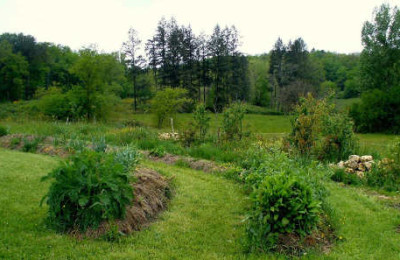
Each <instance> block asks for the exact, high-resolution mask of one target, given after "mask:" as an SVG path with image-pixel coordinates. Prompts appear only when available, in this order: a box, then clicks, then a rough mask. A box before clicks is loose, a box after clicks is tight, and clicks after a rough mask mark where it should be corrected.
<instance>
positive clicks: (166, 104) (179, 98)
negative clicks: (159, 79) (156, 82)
mask: <svg viewBox="0 0 400 260" xmlns="http://www.w3.org/2000/svg"><path fill="white" fill-rule="evenodd" d="M186 94H187V90H185V89H181V88H165V89H163V90H160V91H157V93H156V95H155V96H154V98H153V99H152V100H151V111H152V112H153V113H154V115H155V117H156V121H157V126H158V128H161V127H162V125H163V123H164V122H165V120H166V119H168V118H169V117H175V114H176V113H177V112H178V111H179V110H180V109H181V108H182V107H183V105H184V104H185V103H187V102H188V101H189V100H188V99H187V98H185V95H186Z"/></svg>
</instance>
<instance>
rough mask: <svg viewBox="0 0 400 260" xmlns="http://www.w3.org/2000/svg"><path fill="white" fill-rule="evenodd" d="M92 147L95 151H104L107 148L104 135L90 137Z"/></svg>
mask: <svg viewBox="0 0 400 260" xmlns="http://www.w3.org/2000/svg"><path fill="white" fill-rule="evenodd" d="M92 149H93V150H94V151H96V152H105V151H106V149H107V143H106V139H105V137H104V136H101V137H99V138H93V139H92Z"/></svg>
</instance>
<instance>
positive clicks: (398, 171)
mask: <svg viewBox="0 0 400 260" xmlns="http://www.w3.org/2000/svg"><path fill="white" fill-rule="evenodd" d="M365 177H366V182H367V184H368V185H369V186H371V187H377V188H381V189H384V190H386V191H399V190H400V165H399V164H397V163H396V162H395V161H392V160H387V162H386V163H382V161H381V163H380V165H379V166H378V167H374V168H372V171H369V172H367V173H366V175H365Z"/></svg>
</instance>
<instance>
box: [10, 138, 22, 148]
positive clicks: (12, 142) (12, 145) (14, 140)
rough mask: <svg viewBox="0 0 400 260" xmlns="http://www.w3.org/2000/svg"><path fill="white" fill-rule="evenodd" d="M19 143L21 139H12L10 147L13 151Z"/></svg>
mask: <svg viewBox="0 0 400 260" xmlns="http://www.w3.org/2000/svg"><path fill="white" fill-rule="evenodd" d="M20 143H21V138H20V137H14V138H12V139H11V141H10V147H11V148H12V149H14V148H15V147H17V146H18V145H19V144H20Z"/></svg>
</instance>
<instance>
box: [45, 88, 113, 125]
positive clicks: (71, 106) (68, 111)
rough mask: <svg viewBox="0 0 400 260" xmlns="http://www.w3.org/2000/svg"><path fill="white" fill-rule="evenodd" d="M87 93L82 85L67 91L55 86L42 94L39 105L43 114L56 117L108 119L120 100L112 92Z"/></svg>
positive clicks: (62, 118)
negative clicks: (64, 91)
mask: <svg viewBox="0 0 400 260" xmlns="http://www.w3.org/2000/svg"><path fill="white" fill-rule="evenodd" d="M86 95H87V91H86V90H85V89H84V88H83V87H81V86H74V87H73V88H72V89H71V90H69V91H68V92H66V93H63V92H62V90H61V89H59V88H54V87H53V88H49V89H48V90H47V91H43V93H41V94H40V96H41V98H40V100H39V104H38V106H39V109H40V111H41V112H42V113H43V114H45V115H46V116H49V117H51V118H54V119H61V120H66V119H68V120H75V121H77V120H81V119H106V118H107V117H108V116H109V112H110V110H112V108H113V105H114V104H116V103H117V100H118V98H117V97H116V96H115V95H113V94H112V93H109V94H101V93H100V92H93V93H90V96H89V97H88V96H86ZM88 100H90V102H88ZM89 107H90V109H89Z"/></svg>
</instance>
